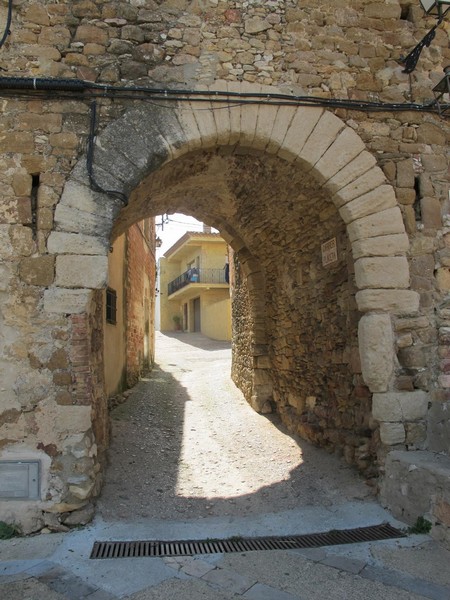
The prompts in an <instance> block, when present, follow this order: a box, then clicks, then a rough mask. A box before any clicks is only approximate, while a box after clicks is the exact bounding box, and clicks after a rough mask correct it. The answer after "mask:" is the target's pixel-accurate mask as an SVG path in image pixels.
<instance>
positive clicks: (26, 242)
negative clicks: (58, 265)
mask: <svg viewBox="0 0 450 600" xmlns="http://www.w3.org/2000/svg"><path fill="white" fill-rule="evenodd" d="M9 237H10V240H11V244H12V247H13V248H14V251H15V253H16V254H17V255H19V256H30V254H33V252H34V251H35V242H34V240H33V232H32V230H31V229H30V227H22V226H21V225H12V226H11V228H10V230H9Z"/></svg>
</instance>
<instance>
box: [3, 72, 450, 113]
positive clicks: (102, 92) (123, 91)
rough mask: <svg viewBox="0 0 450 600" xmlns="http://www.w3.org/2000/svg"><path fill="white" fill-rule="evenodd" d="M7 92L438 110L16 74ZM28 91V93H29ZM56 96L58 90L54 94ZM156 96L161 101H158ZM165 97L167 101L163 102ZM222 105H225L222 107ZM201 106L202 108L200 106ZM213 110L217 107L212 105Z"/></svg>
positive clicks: (9, 80)
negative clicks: (101, 82) (114, 85)
mask: <svg viewBox="0 0 450 600" xmlns="http://www.w3.org/2000/svg"><path fill="white" fill-rule="evenodd" d="M2 90H6V92H8V91H9V92H12V91H15V92H16V93H15V94H14V95H15V96H17V95H23V94H24V93H25V94H26V92H27V91H29V92H32V93H33V94H39V95H42V96H43V97H46V98H48V97H50V96H48V95H46V94H45V92H46V91H48V92H50V91H52V92H55V91H58V92H60V94H59V97H60V98H68V97H70V98H72V99H73V98H75V97H76V98H78V99H86V95H88V96H89V97H91V98H115V99H121V100H140V101H146V102H153V103H154V104H156V105H157V106H161V107H166V108H167V104H166V102H191V101H194V102H199V103H205V102H208V103H211V104H218V103H220V104H224V103H228V106H231V100H233V101H236V100H238V102H233V104H239V105H244V104H254V105H259V104H266V105H268V104H274V105H277V106H321V107H323V108H344V109H346V110H360V111H364V112H383V111H391V112H399V111H416V112H417V111H423V112H433V113H439V107H438V106H437V102H436V100H433V101H430V102H429V103H428V104H417V103H412V102H405V103H402V104H400V103H383V102H372V101H365V100H356V101H355V100H347V99H331V98H321V97H317V96H290V95H288V94H279V93H274V94H264V93H260V92H225V91H223V92H221V91H212V92H211V91H208V90H206V91H201V90H181V89H174V90H170V89H163V88H151V87H142V86H133V87H127V86H118V87H113V86H110V85H105V84H99V83H91V82H86V81H83V80H79V79H61V80H59V79H38V78H17V77H15V78H14V77H12V78H10V77H0V95H3V96H4V95H9V94H5V92H3V91H2ZM26 95H28V94H26ZM51 97H52V98H54V97H55V94H54V93H53V94H51ZM155 100H156V101H157V102H158V103H157V102H155ZM163 101H164V103H162V102H163ZM222 108H223V107H222ZM449 108H450V105H449V104H444V105H442V106H441V109H444V111H445V110H448V109H449ZM197 110H202V109H197ZM213 110H217V109H216V108H214V107H213Z"/></svg>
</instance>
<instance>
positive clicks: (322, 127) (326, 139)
mask: <svg viewBox="0 0 450 600" xmlns="http://www.w3.org/2000/svg"><path fill="white" fill-rule="evenodd" d="M308 114H309V112H308ZM308 118H309V117H308ZM344 127H345V124H344V122H343V121H341V119H339V118H338V117H336V116H335V115H333V114H332V113H330V112H328V111H326V112H324V113H322V115H321V116H320V119H319V120H318V122H317V125H316V126H315V127H314V129H313V131H312V133H311V135H309V137H308V139H307V140H306V143H305V145H304V146H303V148H302V150H301V151H300V153H299V156H298V159H297V161H296V162H297V163H299V164H300V165H304V166H305V168H306V169H311V168H312V167H314V165H315V164H316V163H317V162H318V161H319V159H320V158H321V157H322V156H323V155H324V154H325V152H326V151H327V149H328V148H329V146H330V145H331V144H332V143H333V141H334V140H335V139H336V138H337V136H338V134H339V132H340V131H341V130H342V129H343V128H344Z"/></svg>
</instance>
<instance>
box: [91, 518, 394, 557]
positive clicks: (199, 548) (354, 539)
mask: <svg viewBox="0 0 450 600" xmlns="http://www.w3.org/2000/svg"><path fill="white" fill-rule="evenodd" d="M399 537H405V534H404V533H402V532H401V531H399V530H398V529H395V527H392V526H391V525H390V524H389V523H382V524H381V525H371V526H369V527H359V528H357V529H342V530H332V531H327V532H324V533H307V534H304V535H290V536H281V537H259V538H241V537H232V538H228V539H224V540H216V539H211V540H209V539H207V540H182V541H174V542H172V541H170V542H168V541H166V542H161V541H134V542H132V541H130V542H94V547H93V548H92V552H91V556H90V558H137V557H146V556H194V555H196V554H218V553H220V554H221V553H230V552H251V551H254V550H289V549H294V548H317V547H319V546H335V545H337V544H357V543H358V542H372V541H377V540H388V539H391V538H399Z"/></svg>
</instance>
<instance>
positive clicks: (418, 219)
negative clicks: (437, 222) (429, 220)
mask: <svg viewBox="0 0 450 600" xmlns="http://www.w3.org/2000/svg"><path fill="white" fill-rule="evenodd" d="M414 190H415V192H416V199H415V200H414V216H415V218H416V223H420V222H421V221H422V206H421V204H420V200H421V197H420V178H419V177H415V178H414Z"/></svg>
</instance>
